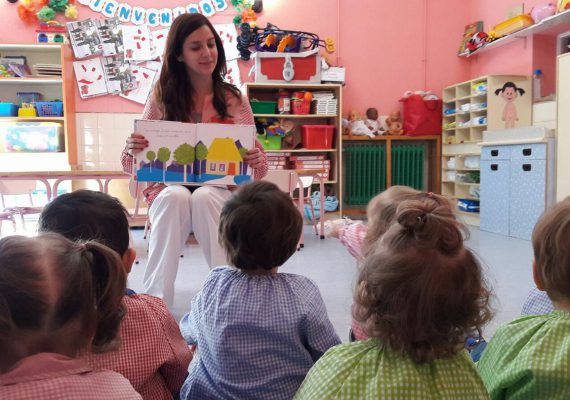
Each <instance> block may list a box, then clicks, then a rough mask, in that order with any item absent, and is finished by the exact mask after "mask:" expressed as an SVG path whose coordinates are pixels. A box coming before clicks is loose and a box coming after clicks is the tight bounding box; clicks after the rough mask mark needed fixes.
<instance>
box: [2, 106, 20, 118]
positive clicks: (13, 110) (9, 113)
mask: <svg viewBox="0 0 570 400" xmlns="http://www.w3.org/2000/svg"><path fill="white" fill-rule="evenodd" d="M16 116H18V105H17V104H14V103H0V117H16Z"/></svg>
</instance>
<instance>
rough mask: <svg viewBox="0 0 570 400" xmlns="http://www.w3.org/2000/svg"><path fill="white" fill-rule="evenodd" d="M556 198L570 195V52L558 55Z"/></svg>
mask: <svg viewBox="0 0 570 400" xmlns="http://www.w3.org/2000/svg"><path fill="white" fill-rule="evenodd" d="M557 71H558V72H557V74H558V80H557V88H556V94H557V97H558V99H557V107H558V113H557V114H558V127H557V129H556V136H557V144H556V146H557V157H556V200H557V201H560V200H562V199H564V198H566V197H568V196H570V112H568V110H570V53H566V54H563V55H561V56H558V67H557Z"/></svg>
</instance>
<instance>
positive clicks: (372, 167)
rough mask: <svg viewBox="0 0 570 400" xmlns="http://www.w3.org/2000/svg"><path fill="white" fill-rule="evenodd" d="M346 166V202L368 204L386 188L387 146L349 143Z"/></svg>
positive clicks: (345, 159) (344, 161) (346, 146)
mask: <svg viewBox="0 0 570 400" xmlns="http://www.w3.org/2000/svg"><path fill="white" fill-rule="evenodd" d="M343 165H344V168H345V175H344V176H345V182H346V184H345V190H344V202H345V203H346V204H347V205H366V204H367V203H368V201H369V200H370V199H371V198H372V197H374V196H375V195H376V194H377V193H379V192H381V191H383V190H386V146H385V145H384V144H360V143H347V144H346V145H345V146H344V151H343Z"/></svg>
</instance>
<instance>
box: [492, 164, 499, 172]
mask: <svg viewBox="0 0 570 400" xmlns="http://www.w3.org/2000/svg"><path fill="white" fill-rule="evenodd" d="M498 170H499V164H491V171H498Z"/></svg>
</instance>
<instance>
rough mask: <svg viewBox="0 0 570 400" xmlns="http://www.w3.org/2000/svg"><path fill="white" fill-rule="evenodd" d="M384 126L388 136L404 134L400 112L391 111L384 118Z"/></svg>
mask: <svg viewBox="0 0 570 400" xmlns="http://www.w3.org/2000/svg"><path fill="white" fill-rule="evenodd" d="M386 126H387V127H388V133H389V134H390V135H402V134H403V133H404V129H403V128H402V116H401V115H400V111H392V112H391V113H390V115H389V116H388V118H386Z"/></svg>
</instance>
